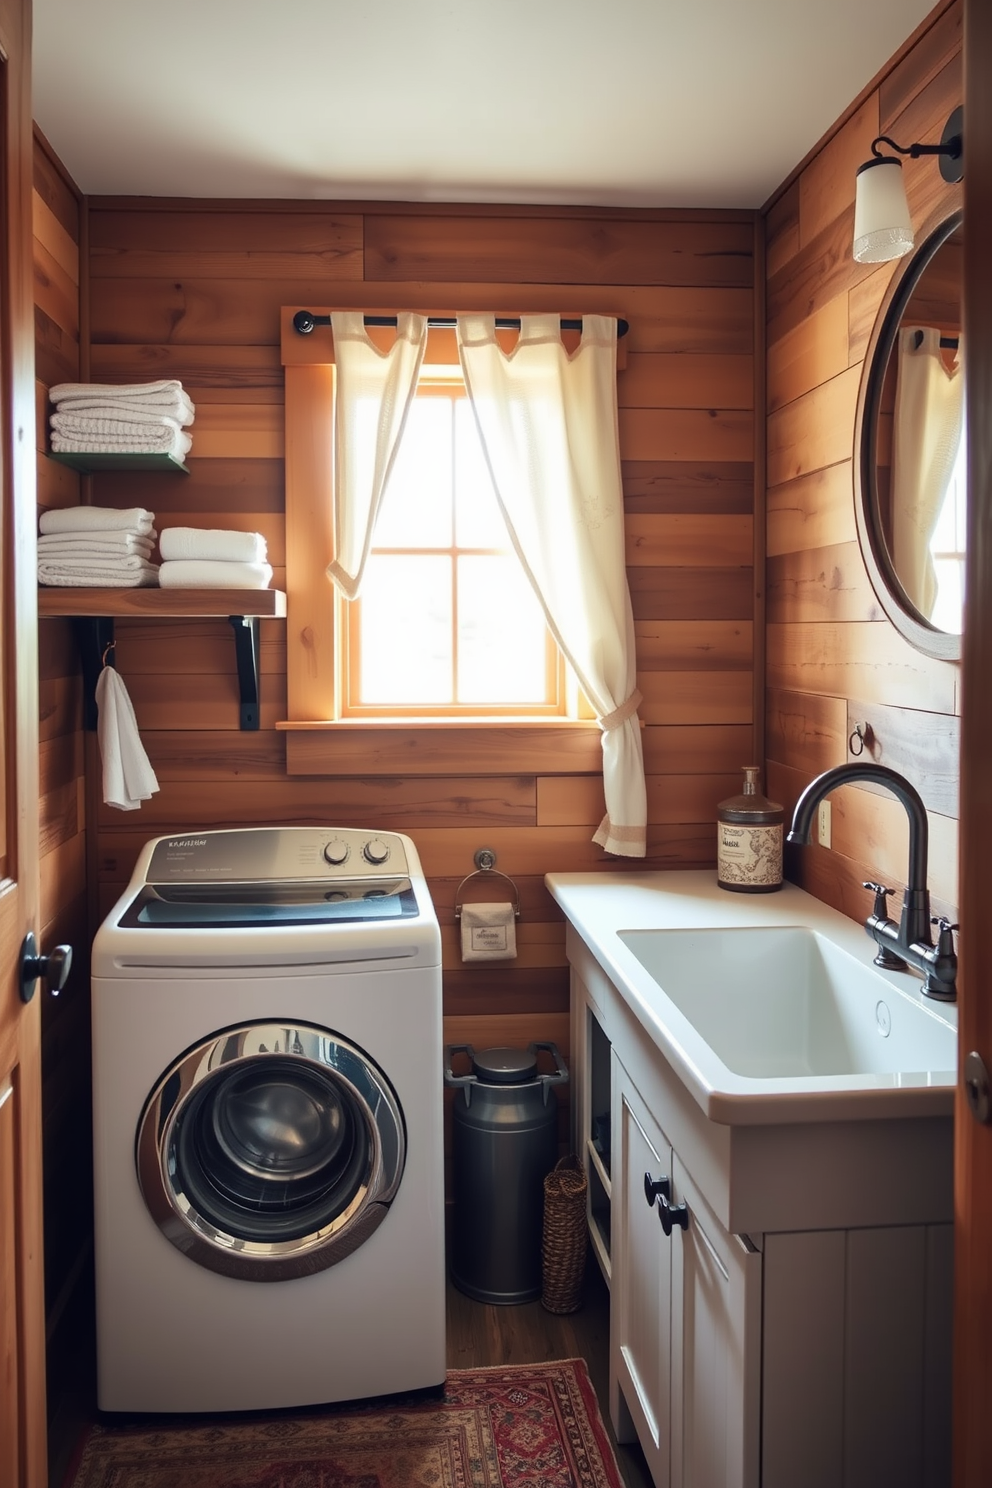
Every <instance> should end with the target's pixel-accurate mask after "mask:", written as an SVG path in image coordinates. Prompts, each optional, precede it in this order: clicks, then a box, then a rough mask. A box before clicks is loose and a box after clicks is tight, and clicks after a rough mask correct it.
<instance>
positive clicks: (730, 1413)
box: [669, 1153, 761, 1488]
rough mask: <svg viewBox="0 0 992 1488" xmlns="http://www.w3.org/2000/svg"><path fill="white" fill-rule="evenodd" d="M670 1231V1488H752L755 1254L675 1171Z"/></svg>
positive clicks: (677, 1168) (756, 1388) (757, 1364)
mask: <svg viewBox="0 0 992 1488" xmlns="http://www.w3.org/2000/svg"><path fill="white" fill-rule="evenodd" d="M673 1168H674V1171H673V1174H672V1178H673V1189H674V1201H675V1202H679V1201H681V1202H684V1203H685V1205H686V1206H687V1209H688V1216H687V1217H688V1225H687V1228H686V1229H684V1230H681V1229H673V1231H672V1237H671V1241H670V1242H669V1245H670V1257H671V1268H672V1483H673V1484H678V1485H679V1488H717V1485H719V1488H756V1485H757V1483H758V1474H759V1431H760V1384H759V1382H760V1373H761V1344H760V1330H761V1255H760V1253H759V1252H758V1251H757V1250H756V1249H755V1248H754V1247H753V1246H752V1245H751V1244H750V1242H749V1241H747V1240H745V1239H742V1238H740V1237H738V1236H736V1235H728V1234H727V1232H726V1230H725V1229H724V1228H723V1226H722V1225H721V1224H720V1223H719V1221H718V1220H717V1219H716V1218H715V1217H714V1216H713V1215H712V1213H711V1212H710V1210H709V1207H708V1206H707V1204H706V1201H705V1200H704V1198H703V1196H702V1194H701V1193H700V1192H699V1190H698V1189H697V1188H696V1186H695V1184H694V1183H693V1181H692V1179H691V1178H690V1176H689V1174H688V1173H687V1172H686V1171H685V1169H684V1168H683V1167H682V1165H681V1164H680V1162H679V1158H678V1154H677V1153H676V1154H675V1157H674V1160H673Z"/></svg>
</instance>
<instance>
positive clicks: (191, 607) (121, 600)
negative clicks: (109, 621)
mask: <svg viewBox="0 0 992 1488" xmlns="http://www.w3.org/2000/svg"><path fill="white" fill-rule="evenodd" d="M38 614H39V616H40V617H41V618H42V619H46V618H50V617H51V616H54V615H66V616H70V617H72V616H85V615H99V616H117V617H119V618H120V619H124V618H126V617H130V618H131V619H140V618H142V617H144V618H146V619H157V620H190V619H197V618H200V619H212V618H214V617H219V618H221V619H225V620H226V619H227V617H228V616H229V615H251V616H259V617H261V618H262V619H276V620H278V619H281V618H282V617H283V616H285V614H286V596H285V594H284V593H283V592H282V590H281V589H154V588H153V589H72V588H55V587H52V588H40V589H39V590H38Z"/></svg>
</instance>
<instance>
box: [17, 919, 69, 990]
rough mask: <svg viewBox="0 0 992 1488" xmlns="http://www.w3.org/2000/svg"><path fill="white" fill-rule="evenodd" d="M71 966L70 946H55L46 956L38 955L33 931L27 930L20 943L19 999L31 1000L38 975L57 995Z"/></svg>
mask: <svg viewBox="0 0 992 1488" xmlns="http://www.w3.org/2000/svg"><path fill="white" fill-rule="evenodd" d="M71 968H72V946H68V945H60V946H56V947H55V949H54V950H53V951H50V952H49V954H48V955H47V956H39V954H38V942H37V941H36V940H35V938H34V934H33V932H32V931H30V930H29V931H28V933H27V935H25V937H24V940H23V943H22V945H21V958H20V984H21V1001H22V1002H30V1001H31V999H32V997H33V996H34V984H35V982H36V981H37V980H38V978H39V977H41V978H42V980H43V981H45V982H47V983H48V988H49V991H50V992H51V994H52V996H53V997H58V995H59V993H60V992H61V991H62V988H63V987H64V986H65V984H66V979H67V978H68V975H69V972H70V970H71Z"/></svg>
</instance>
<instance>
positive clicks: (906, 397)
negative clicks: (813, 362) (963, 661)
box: [892, 326, 964, 620]
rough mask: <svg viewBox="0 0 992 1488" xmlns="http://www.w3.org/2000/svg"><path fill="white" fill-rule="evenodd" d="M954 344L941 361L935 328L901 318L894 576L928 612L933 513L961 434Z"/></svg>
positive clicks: (933, 586) (933, 580) (932, 590)
mask: <svg viewBox="0 0 992 1488" xmlns="http://www.w3.org/2000/svg"><path fill="white" fill-rule="evenodd" d="M961 366H962V361H961V351H960V347H959V349H958V355H957V357H956V359H955V362H954V365H953V366H951V367H948V366H947V365H946V364H945V362H944V359H943V357H942V355H941V350H940V332H939V331H938V330H934V329H933V327H930V326H926V327H924V326H905V327H903V329H902V330H901V331H900V332H899V368H898V376H897V382H896V405H895V418H894V421H893V428H892V561H893V564H894V566H895V571H896V574H897V575H898V578H899V582H900V583H901V584H902V587H903V588H904V589H905V591H906V594H907V595H908V597H909V598H910V599H911V600H912V602H913V604H914V605H915V606H916V608H917V609H918V610H919V611H920V613H921V615H924V616H925V617H926V618H927V619H928V620H929V619H930V617H931V615H932V614H933V607H934V602H935V600H936V598H937V576H936V573H935V571H934V566H933V558H932V557H931V554H930V540H931V538H932V537H933V533H934V528H935V527H936V525H937V518H938V517H939V516H940V511H941V507H942V506H943V504H944V497H945V495H946V492H947V484H948V481H949V480H950V477H951V472H952V470H953V469H954V461H955V458H956V456H957V452H958V444H959V443H960V440H961V419H962V414H963V409H964V401H963V394H964V378H963V377H962V376H961Z"/></svg>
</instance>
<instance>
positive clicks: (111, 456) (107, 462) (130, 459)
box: [47, 450, 189, 475]
mask: <svg viewBox="0 0 992 1488" xmlns="http://www.w3.org/2000/svg"><path fill="white" fill-rule="evenodd" d="M47 454H48V458H49V459H50V460H56V461H57V462H58V463H59V464H60V465H68V466H69V468H70V470H78V471H80V472H81V473H82V474H83V475H89V474H91V473H92V472H93V471H95V470H162V471H171V472H172V473H173V474H174V475H189V466H188V465H184V464H183V462H182V460H177V459H176V457H175V455H167V454H154V453H148V454H138V453H134V454H123V453H119V452H117V451H110V450H107V451H103V450H48V451H47Z"/></svg>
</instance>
